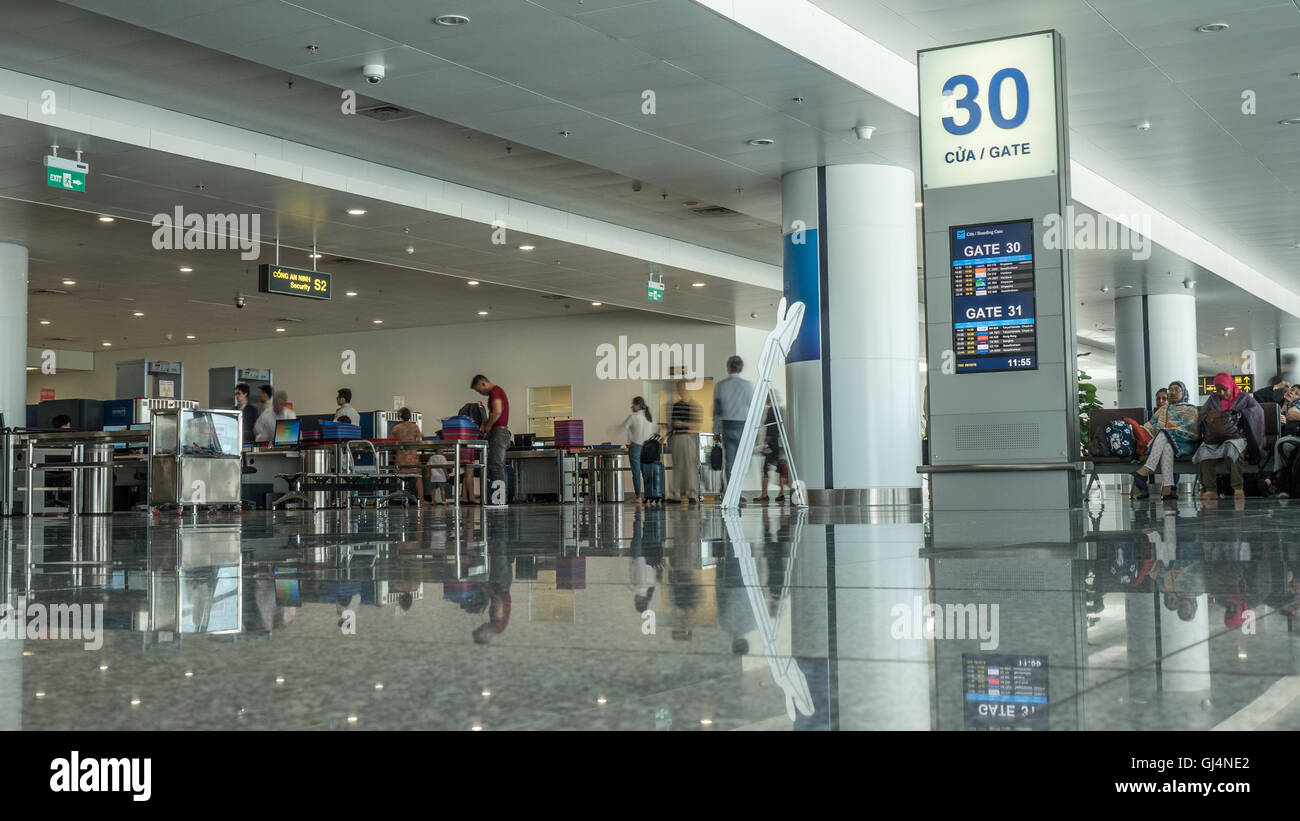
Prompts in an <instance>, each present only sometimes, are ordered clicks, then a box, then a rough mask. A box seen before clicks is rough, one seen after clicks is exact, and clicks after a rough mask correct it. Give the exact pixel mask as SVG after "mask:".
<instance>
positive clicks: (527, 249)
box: [519, 245, 537, 251]
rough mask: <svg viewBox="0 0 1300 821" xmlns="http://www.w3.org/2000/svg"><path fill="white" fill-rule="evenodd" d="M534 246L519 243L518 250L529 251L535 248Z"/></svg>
mask: <svg viewBox="0 0 1300 821" xmlns="http://www.w3.org/2000/svg"><path fill="white" fill-rule="evenodd" d="M536 247H537V246H536V245H520V246H519V250H520V251H531V250H533V249H534V248H536Z"/></svg>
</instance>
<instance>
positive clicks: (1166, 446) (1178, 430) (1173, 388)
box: [1133, 380, 1198, 500]
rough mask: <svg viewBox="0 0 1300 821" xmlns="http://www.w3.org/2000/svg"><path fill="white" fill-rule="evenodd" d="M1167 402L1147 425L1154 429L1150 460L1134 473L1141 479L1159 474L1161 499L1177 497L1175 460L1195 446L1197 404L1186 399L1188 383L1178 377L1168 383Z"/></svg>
mask: <svg viewBox="0 0 1300 821" xmlns="http://www.w3.org/2000/svg"><path fill="white" fill-rule="evenodd" d="M1167 393H1168V401H1167V402H1165V403H1164V404H1163V405H1158V406H1157V407H1156V412H1155V414H1154V415H1153V416H1152V417H1151V419H1149V420H1148V421H1147V423H1146V424H1145V425H1143V427H1144V428H1146V429H1147V430H1149V431H1151V437H1152V438H1151V447H1150V448H1149V449H1148V450H1147V460H1146V462H1145V463H1144V464H1143V465H1142V467H1140V468H1138V469H1137V472H1136V473H1134V474H1133V475H1134V476H1136V477H1138V478H1139V479H1141V480H1142V481H1141V482H1140V483H1139V486H1141V485H1143V484H1145V483H1146V480H1147V477H1149V476H1152V475H1154V474H1155V473H1156V472H1157V471H1159V473H1160V485H1161V488H1160V498H1161V499H1166V500H1168V499H1174V498H1177V496H1178V486H1177V480H1176V479H1175V478H1174V460H1176V459H1184V458H1186V457H1187V456H1189V455H1190V454H1191V453H1192V451H1193V450H1195V449H1196V423H1197V419H1198V416H1197V412H1196V406H1195V405H1193V404H1192V403H1191V402H1189V401H1187V386H1186V385H1184V384H1183V383H1182V382H1179V381H1177V380H1175V381H1173V382H1170V383H1169V390H1168V392H1167Z"/></svg>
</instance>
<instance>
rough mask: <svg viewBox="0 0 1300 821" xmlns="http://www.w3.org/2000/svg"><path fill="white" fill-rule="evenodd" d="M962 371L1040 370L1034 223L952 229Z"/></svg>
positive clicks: (956, 341)
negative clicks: (1035, 289) (1035, 297)
mask: <svg viewBox="0 0 1300 821" xmlns="http://www.w3.org/2000/svg"><path fill="white" fill-rule="evenodd" d="M948 237H949V240H950V247H951V253H952V320H953V321H952V350H953V354H954V355H955V359H956V361H955V367H956V372H957V373H988V372H990V371H1032V370H1036V369H1037V368H1038V325H1037V324H1036V322H1035V317H1034V221H1033V220H1017V221H1015V222H994V223H986V224H984V225H961V226H953V227H951V228H949V229H948Z"/></svg>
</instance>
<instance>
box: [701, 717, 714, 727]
mask: <svg viewBox="0 0 1300 821" xmlns="http://www.w3.org/2000/svg"><path fill="white" fill-rule="evenodd" d="M700 723H701V724H703V725H704V726H705V727H708V726H709V725H710V724H712V723H713V719H711V718H702V719H700Z"/></svg>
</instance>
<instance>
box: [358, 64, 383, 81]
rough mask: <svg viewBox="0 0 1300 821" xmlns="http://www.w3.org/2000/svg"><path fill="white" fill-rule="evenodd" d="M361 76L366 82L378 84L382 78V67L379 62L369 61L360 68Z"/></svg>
mask: <svg viewBox="0 0 1300 821" xmlns="http://www.w3.org/2000/svg"><path fill="white" fill-rule="evenodd" d="M361 76H362V77H365V78H366V82H367V83H370V84H371V85H372V86H373V85H378V84H379V82H380V81H381V80H383V79H384V67H383V66H382V65H380V64H379V63H371V64H370V65H368V66H365V67H363V68H362V69H361Z"/></svg>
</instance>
